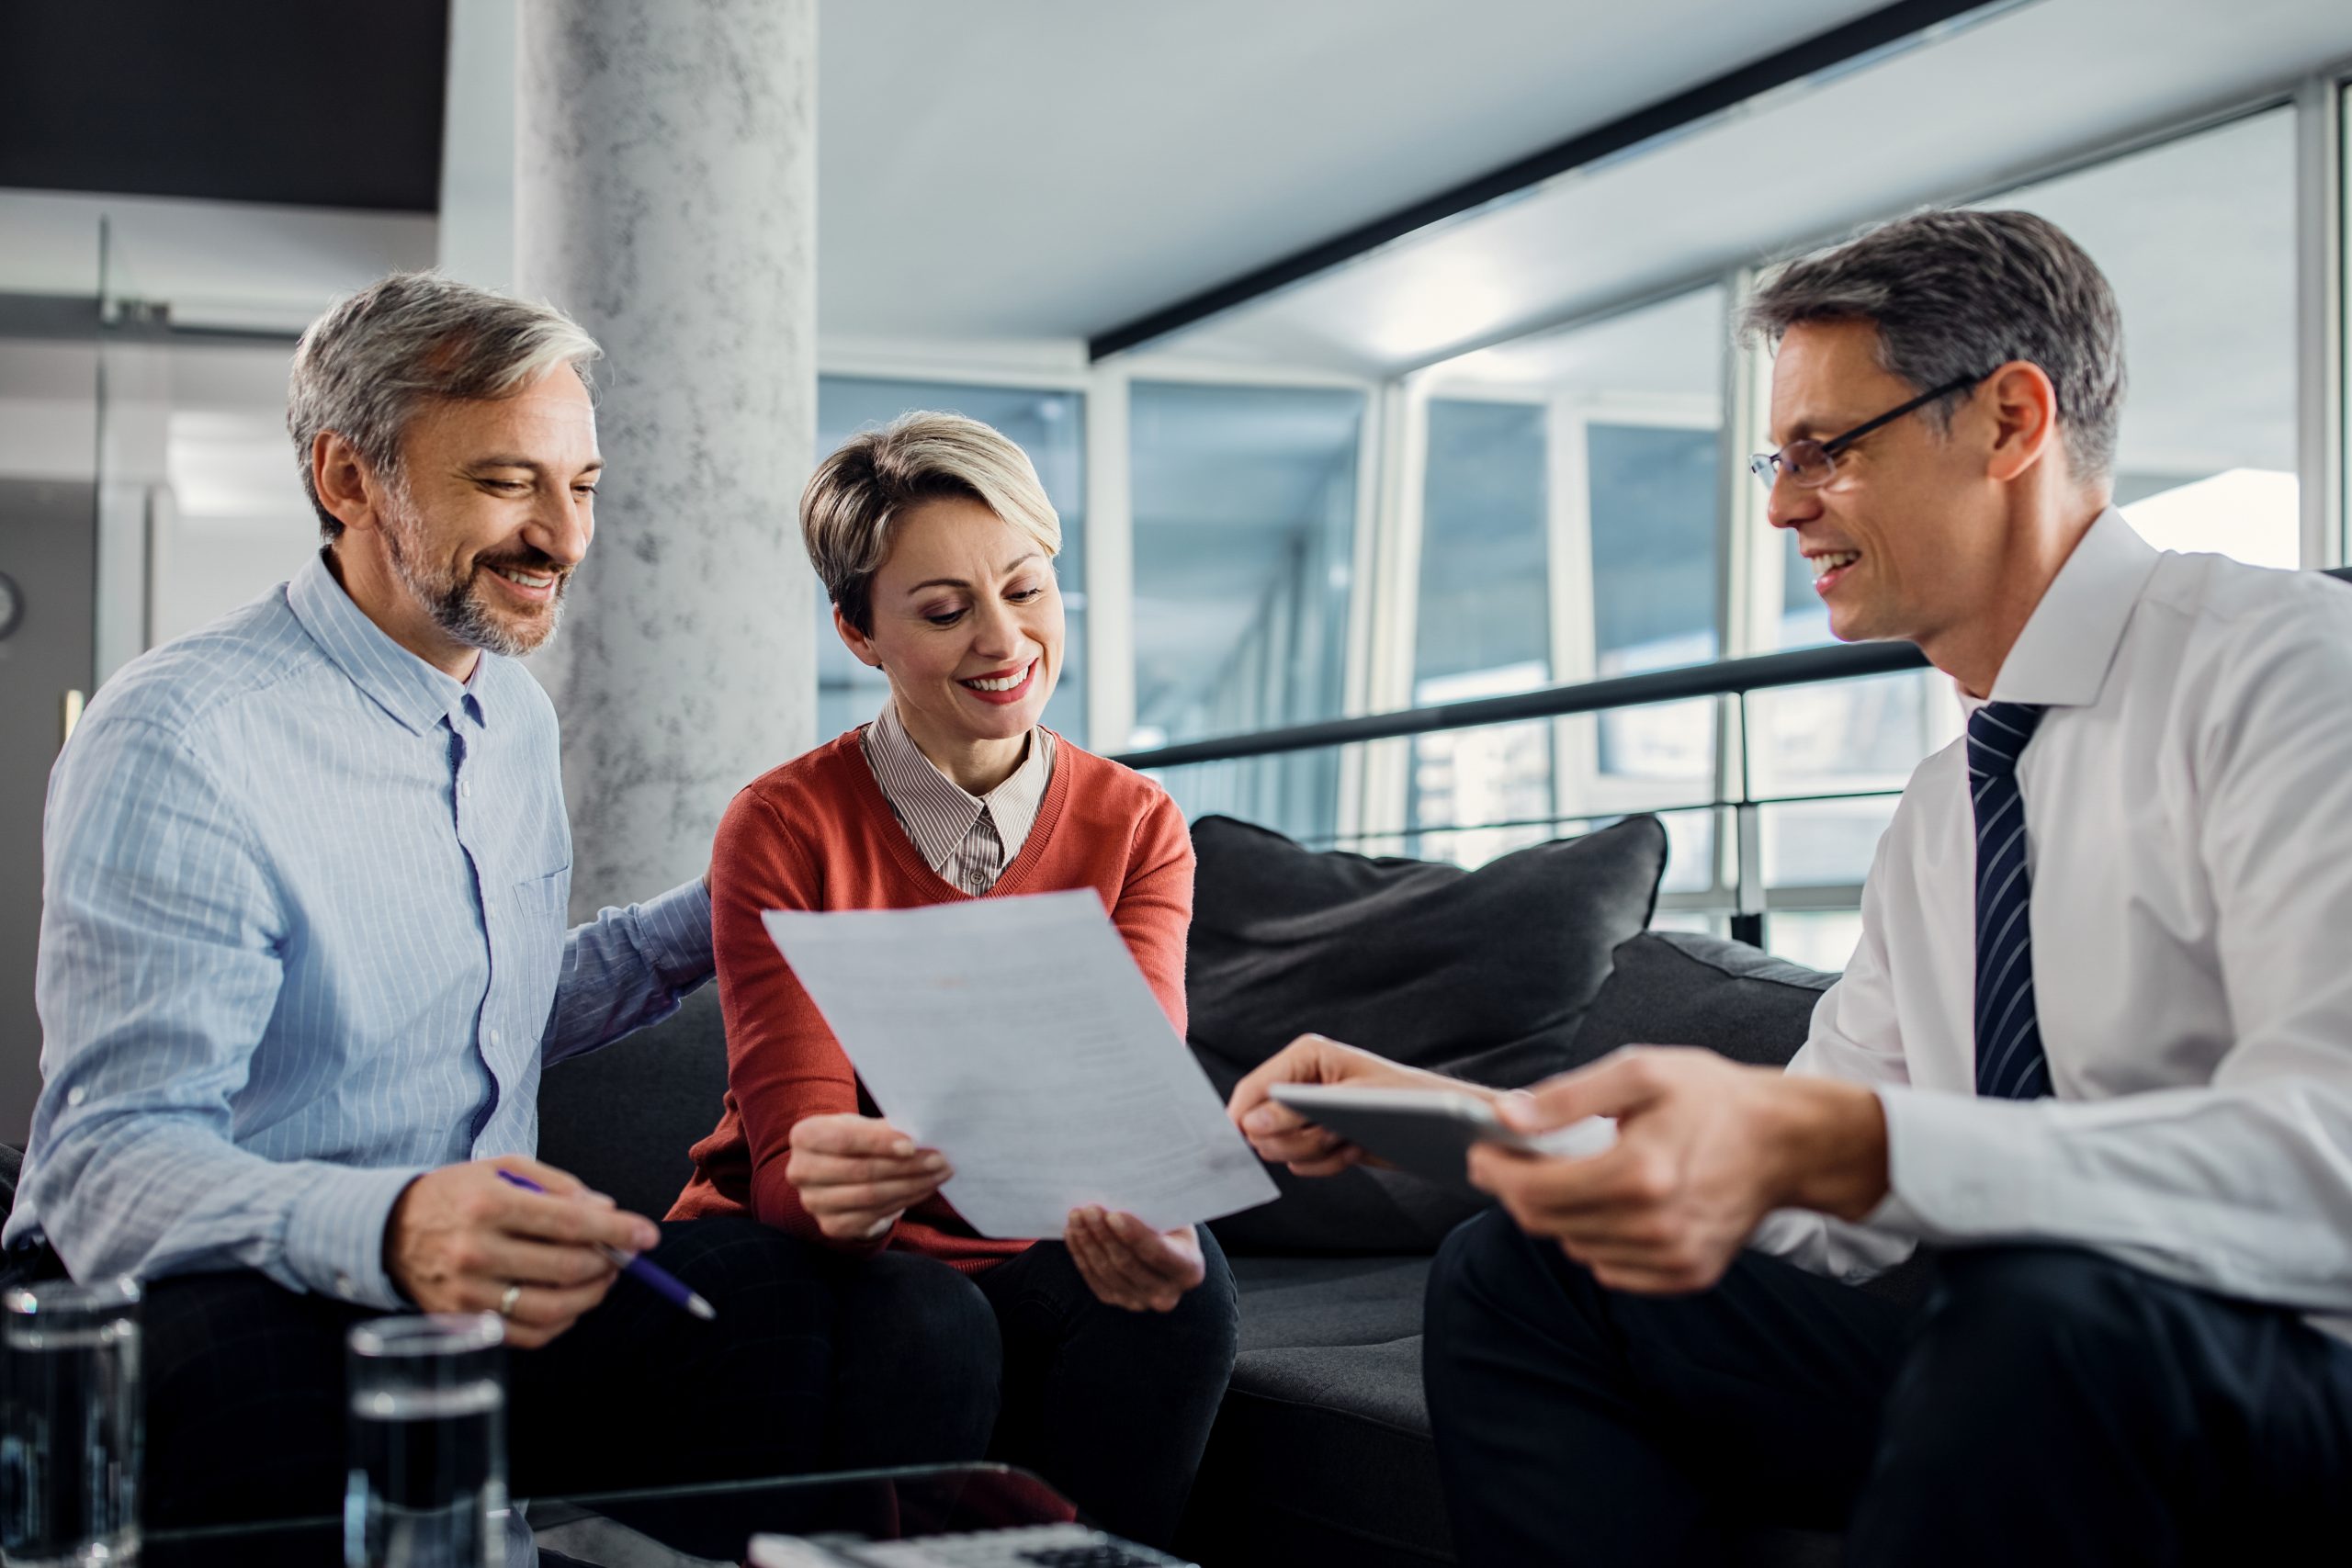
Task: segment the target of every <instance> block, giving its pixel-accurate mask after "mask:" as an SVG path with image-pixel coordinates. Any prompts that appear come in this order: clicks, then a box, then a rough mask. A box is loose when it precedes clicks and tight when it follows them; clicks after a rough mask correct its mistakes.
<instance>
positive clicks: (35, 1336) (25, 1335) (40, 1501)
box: [0, 1279, 140, 1568]
mask: <svg viewBox="0 0 2352 1568" xmlns="http://www.w3.org/2000/svg"><path fill="white" fill-rule="evenodd" d="M139 1299H140V1298H139V1282H138V1281H137V1280H130V1279H116V1280H97V1281H96V1282H94V1283H91V1284H87V1285H76V1284H74V1283H71V1282H70V1281H67V1280H53V1281H49V1282H45V1283H42V1284H37V1285H26V1286H22V1287H19V1288H18V1289H16V1290H12V1291H9V1292H6V1295H5V1296H0V1325H4V1326H0V1563H6V1564H7V1568H129V1565H131V1564H135V1563H137V1562H138V1561H139V1440H140V1425H139V1421H140V1417H139Z"/></svg>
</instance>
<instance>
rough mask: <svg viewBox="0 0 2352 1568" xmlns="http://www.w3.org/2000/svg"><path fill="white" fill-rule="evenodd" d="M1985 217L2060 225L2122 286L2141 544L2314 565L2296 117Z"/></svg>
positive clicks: (2095, 176) (2135, 158)
mask: <svg viewBox="0 0 2352 1568" xmlns="http://www.w3.org/2000/svg"><path fill="white" fill-rule="evenodd" d="M1985 205H1986V206H1988V207H2001V208H2019V209H2024V210H2026V211H2028V212H2035V213H2039V214H2041V216H2042V217H2044V218H2047V219H2049V220H2051V221H2052V222H2053V223H2055V224H2057V225H2058V226H2059V227H2060V228H2062V229H2064V230H2065V231H2066V232H2067V233H2069V234H2071V235H2073V236H2074V237H2075V242H2076V243H2079V244H2080V245H2081V246H2082V247H2083V249H2085V250H2086V251H2088V252H2089V253H2090V254H2091V256H2092V258H2093V259H2094V260H2096V261H2097V262H2098V265H2099V268H2100V270H2101V271H2103V272H2105V273H2106V274H2107V276H2108V281H2109V283H2110V284H2112V285H2113V286H2114V288H2115V298H2116V303H2117V304H2118V306H2120V309H2121V310H2122V312H2123V355H2124V363H2125V365H2126V366H2127V367H2129V370H2130V374H2131V381H2130V389H2131V390H2130V394H2129V397H2128V400H2127V401H2126V402H2125V405H2124V410H2123V425H2122V431H2121V437H2120V443H2119V445H2118V447H2117V451H2116V461H2115V501H2116V504H2117V505H2118V506H2120V508H2121V509H2122V511H2123V515H2124V516H2126V517H2127V518H2129V519H2131V525H2132V526H2133V527H2135V528H2137V529H2138V530H2139V531H2140V532H2141V533H2142V534H2143V535H2144V536H2146V537H2147V538H2148V540H2149V542H2150V543H2152V544H2154V545H2156V546H2158V547H2162V548H2165V549H2168V550H2216V551H2219V552H2221V553H2222V554H2223V555H2229V556H2235V557H2236V558H2239V559H2240V560H2246V561H2252V562H2254V563H2255V564H2256V565H2257V566H2278V567H2292V566H2296V565H2298V564H2300V562H2301V539H2302V519H2301V510H2300V506H2299V503H2298V502H2297V499H2296V478H2295V383H2296V338H2295V115H2294V110H2293V109H2292V108H2279V109H2274V110H2271V111H2269V112H2267V113H2265V114H2259V115H2255V116H2252V117H2250V118H2245V119H2241V120H2237V121H2235V122H2233V123H2232V124H2229V125H2225V126H2222V127H2221V128H2220V129H2218V130H2209V131H2205V132H2203V133H2202V134H2200V135H2197V136H2189V137H2183V138H2182V139H2180V140H2179V141H2169V142H2166V143H2165V144H2164V145H2163V146H2160V147H2154V148H2151V149H2150V150H2148V151H2147V152H2140V153H2136V154H2134V155H2132V156H2131V157H2128V158H2118V159H2116V160H2114V161H2113V162H2110V163H2106V164H2099V165H2098V167H2096V168H2092V169H2086V170H2084V171H2083V172H2082V173H2080V174H2075V175H2065V176H2064V177H2063V178H2060V179H2054V180H2048V181H2045V182H2043V183H2042V184H2040V185H2035V186H2026V187H2025V188H2024V189H2022V190H2017V191H2011V192H2008V193H2007V194H2006V195H2004V196H2001V197H1997V198H1996V199H1995V200H1993V201H1989V202H1987V203H1985ZM2188 235H2194V236H2195V237H2196V239H2195V243H2189V244H2184V243H2182V240H2183V237H2184V236H2188Z"/></svg>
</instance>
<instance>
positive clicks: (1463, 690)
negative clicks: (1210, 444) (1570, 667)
mask: <svg viewBox="0 0 2352 1568" xmlns="http://www.w3.org/2000/svg"><path fill="white" fill-rule="evenodd" d="M1428 411H1429V412H1428V419H1429V457H1428V461H1427V465H1426V470H1427V477H1426V485H1425V490H1424V493H1423V499H1422V513H1421V566H1420V594H1419V609H1418V611H1417V613H1416V615H1415V626H1416V627H1417V628H1418V635H1417V636H1416V637H1415V639H1414V648H1413V702H1414V704H1415V705H1417V706H1421V707H1429V706H1432V705H1439V704H1443V703H1457V702H1471V701H1475V700H1476V699H1477V698H1480V697H1497V696H1504V695H1508V694H1510V693H1513V692H1525V691H1532V690H1533V689H1535V688H1536V687H1539V686H1544V685H1547V684H1549V683H1550V682H1551V680H1552V610H1551V591H1550V586H1549V583H1548V582H1547V581H1546V570H1547V567H1546V562H1547V559H1548V558H1549V554H1550V550H1549V547H1548V545H1547V544H1546V542H1545V533H1546V527H1547V523H1546V519H1547V517H1548V515H1549V507H1550V500H1549V491H1548V481H1547V479H1546V476H1545V465H1546V462H1547V461H1548V454H1547V451H1546V444H1545V443H1546V438H1545V431H1544V426H1545V423H1546V422H1547V421H1548V420H1549V418H1550V412H1551V411H1550V406H1549V404H1548V403H1547V402H1541V401H1539V402H1523V401H1491V400H1471V399H1461V398H1440V399H1434V400H1431V401H1430V404H1429V405H1428ZM1408 799H1409V800H1410V801H1411V803H1412V818H1413V823H1412V825H1413V828H1414V829H1415V830H1416V831H1417V832H1418V831H1419V830H1421V829H1430V830H1432V831H1431V832H1430V837H1429V838H1428V840H1427V841H1426V842H1425V843H1423V844H1422V845H1421V848H1420V852H1421V853H1424V854H1429V855H1433V856H1435V857H1436V858H1439V859H1442V860H1452V861H1455V862H1457V863H1461V864H1464V865H1481V864H1484V863H1486V862H1487V861H1489V860H1492V859H1494V858H1495V857H1496V856H1497V855H1499V854H1505V853H1508V852H1510V851H1512V850H1515V849H1519V848H1521V847H1522V846H1524V845H1527V844H1532V843H1540V842H1542V841H1543V840H1544V839H1546V838H1549V837H1551V836H1552V833H1551V828H1550V825H1549V822H1548V820H1547V819H1548V818H1550V817H1551V816H1552V813H1553V810H1554V807H1553V801H1552V727H1551V725H1550V724H1548V723H1544V722H1537V723H1533V724H1501V725H1489V726H1487V727H1485V728H1478V729H1458V730H1449V731H1446V732H1444V733H1442V734H1437V735H1424V736H1422V737H1420V738H1419V739H1418V740H1417V741H1416V742H1415V743H1414V757H1413V786H1412V790H1411V792H1410V794H1409V795H1408Z"/></svg>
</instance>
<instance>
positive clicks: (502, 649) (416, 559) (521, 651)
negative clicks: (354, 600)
mask: <svg viewBox="0 0 2352 1568" xmlns="http://www.w3.org/2000/svg"><path fill="white" fill-rule="evenodd" d="M390 522H391V526H390V528H387V529H386V530H385V531H384V542H385V544H386V546H387V547H389V548H390V553H391V558H392V570H393V571H394V572H396V573H398V574H399V576H400V580H401V582H402V583H404V584H406V585H407V587H408V591H409V592H412V593H413V594H415V595H416V598H417V602H418V603H419V604H423V605H424V608H425V612H426V613H427V614H428V615H431V616H432V617H433V623H434V625H435V626H439V627H440V628H441V629H442V630H443V631H445V632H447V633H448V634H449V635H450V636H451V637H455V638H456V639H457V640H458V641H459V642H461V643H463V644H465V645H466V646H467V647H468V648H479V649H483V650H484V651H485V652H489V653H501V654H504V655H505V656H506V657H507V658H509V659H520V658H522V657H523V655H525V654H526V653H530V652H532V651H534V650H535V649H540V648H543V647H545V646H546V645H547V643H548V639H549V638H551V637H554V636H555V633H556V627H557V626H559V625H560V623H561V622H562V620H563V591H564V589H565V588H567V587H569V586H570V585H571V573H570V572H569V571H567V570H564V569H563V568H562V567H560V566H558V565H557V564H556V563H555V562H554V561H553V560H551V559H549V558H548V557H547V556H546V555H544V554H542V553H541V552H539V551H537V550H535V549H531V548H530V547H527V546H526V547H524V548H523V549H522V550H521V551H520V552H518V553H515V554H512V555H503V556H494V557H493V556H476V557H475V558H474V559H473V564H472V567H471V570H460V569H459V568H458V567H455V566H448V567H442V566H436V565H435V564H433V562H432V560H431V558H430V555H429V552H428V547H427V540H426V537H425V529H424V516H423V515H422V514H421V513H419V512H418V511H417V509H416V507H415V505H414V504H413V502H411V501H410V499H409V497H408V495H407V494H406V492H405V487H403V489H402V491H401V492H399V493H397V494H395V496H394V497H393V500H392V505H391V508H390ZM499 567H511V568H513V569H515V570H517V571H527V572H529V573H531V574H532V575H533V576H535V577H553V578H554V579H555V597H554V598H553V599H552V600H550V601H549V602H548V607H547V611H546V613H545V615H543V616H533V617H531V618H529V619H527V620H526V619H523V618H522V617H519V616H511V615H510V616H502V615H500V614H499V613H498V612H497V611H495V610H493V609H492V608H491V606H490V604H488V602H487V601H486V600H485V599H484V598H483V588H482V584H481V581H479V579H480V578H481V576H482V574H483V573H485V572H488V571H491V570H494V569H496V568H499Z"/></svg>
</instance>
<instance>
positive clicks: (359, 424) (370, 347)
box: [286, 272, 604, 539]
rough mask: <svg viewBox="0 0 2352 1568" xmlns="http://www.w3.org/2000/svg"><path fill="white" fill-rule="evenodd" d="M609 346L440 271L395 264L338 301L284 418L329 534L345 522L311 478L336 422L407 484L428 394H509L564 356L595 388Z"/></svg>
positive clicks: (307, 346) (303, 357) (297, 356)
mask: <svg viewBox="0 0 2352 1568" xmlns="http://www.w3.org/2000/svg"><path fill="white" fill-rule="evenodd" d="M603 354H604V350H603V349H601V348H599V347H598V346H597V345H596V340H595V339H594V338H592V337H590V336H589V335H588V334H587V333H586V332H585V331H583V330H582V328H581V326H580V323H579V322H577V321H573V320H572V319H571V317H570V316H567V315H565V314H564V313H563V312H562V311H561V310H557V309H556V308H555V307H554V306H552V305H547V304H534V303H532V302H530V301H528V300H524V299H508V298H507V297H506V296H505V295H503V294H495V293H492V291H491V290H489V289H487V288H475V287H474V286H473V285H472V284H470V283H459V282H458V281H457V280H455V279H454V278H447V277H443V276H440V275H439V274H438V273H431V272H396V273H394V274H392V275H391V276H390V277H387V278H384V279H382V280H381V281H380V282H378V283H374V284H371V285H369V286H368V288H363V289H361V290H360V291H359V292H358V293H356V294H355V295H353V296H352V297H351V298H350V299H345V300H344V301H343V302H341V303H340V304H338V305H336V306H335V307H334V309H333V310H329V311H328V312H327V313H326V314H325V315H323V316H321V317H320V318H319V319H318V320H317V321H313V322H311V330H310V331H308V332H306V333H303V334H302V341H301V343H300V344H299V345H297V346H296V348H295V350H294V369H293V373H292V374H291V375H290V376H289V377H288V379H287V388H286V428H287V430H288V433H290V434H292V435H293V437H294V457H295V461H296V462H297V463H299V464H300V466H301V469H302V493H303V494H305V495H307V496H309V497H310V498H311V510H312V511H313V512H315V513H318V514H319V529H320V531H321V533H322V534H323V535H324V536H326V537H327V538H329V539H334V538H336V537H338V536H340V535H341V534H342V533H343V525H342V523H341V522H339V521H337V520H336V518H335V516H334V513H331V512H329V511H328V510H327V509H326V507H325V506H323V505H322V504H321V502H320V501H319V491H318V486H317V485H316V483H315V482H313V480H312V479H311V446H313V445H314V444H315V442H316V440H317V438H318V435H319V433H320V432H322V431H327V430H332V431H334V433H335V434H338V435H340V436H342V437H343V438H344V439H345V440H346V441H348V442H350V443H351V445H352V446H353V447H354V448H355V449H356V451H357V452H358V453H359V456H360V457H363V458H365V459H366V460H367V462H368V466H369V467H370V468H374V469H375V470H376V471H377V472H379V474H381V475H383V476H384V477H385V478H386V479H389V480H390V481H391V482H393V483H398V482H399V481H400V479H401V435H402V434H403V433H404V432H405V431H406V430H407V428H408V422H409V421H410V420H412V419H413V418H414V417H415V416H416V414H417V412H419V410H421V409H422V408H423V407H424V405H426V404H427V403H431V402H437V401H442V400H450V399H458V400H472V399H483V398H503V397H507V396H509V395H511V394H513V393H514V392H516V391H518V390H520V389H522V388H524V387H526V386H528V385H530V384H531V383H532V382H534V381H536V380H537V379H538V378H540V377H542V376H544V375H546V374H547V373H548V371H550V370H553V369H554V368H556V367H558V366H560V365H569V366H571V368H572V370H573V371H574V373H576V374H577V375H578V376H579V378H580V381H581V384H582V386H584V387H587V388H588V389H591V390H592V391H593V390H594V388H595V381H594V378H592V377H591V376H590V375H589V372H588V364H589V362H590V361H591V360H594V359H596V358H599V357H601V356H602V355H603Z"/></svg>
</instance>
